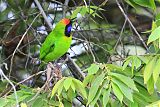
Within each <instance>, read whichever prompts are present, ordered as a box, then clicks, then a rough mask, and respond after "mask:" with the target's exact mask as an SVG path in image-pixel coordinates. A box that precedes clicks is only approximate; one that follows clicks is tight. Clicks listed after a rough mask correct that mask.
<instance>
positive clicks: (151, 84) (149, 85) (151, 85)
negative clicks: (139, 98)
mask: <svg viewBox="0 0 160 107" xmlns="http://www.w3.org/2000/svg"><path fill="white" fill-rule="evenodd" d="M147 90H148V92H149V94H153V92H154V81H153V77H152V76H151V77H150V78H149V80H148V82H147Z"/></svg>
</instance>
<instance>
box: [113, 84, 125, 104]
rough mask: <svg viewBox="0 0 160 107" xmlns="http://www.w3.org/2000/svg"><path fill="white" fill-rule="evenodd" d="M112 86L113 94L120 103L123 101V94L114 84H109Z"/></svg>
mask: <svg viewBox="0 0 160 107" xmlns="http://www.w3.org/2000/svg"><path fill="white" fill-rule="evenodd" d="M111 85H112V89H113V92H114V94H115V96H116V97H117V98H118V99H119V101H120V102H121V103H122V100H123V93H122V92H121V90H120V89H119V88H118V86H117V85H116V84H114V83H113V82H112V83H111Z"/></svg>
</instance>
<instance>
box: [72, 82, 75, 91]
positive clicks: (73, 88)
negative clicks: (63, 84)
mask: <svg viewBox="0 0 160 107" xmlns="http://www.w3.org/2000/svg"><path fill="white" fill-rule="evenodd" d="M71 88H72V90H73V92H75V91H76V88H75V86H74V83H73V82H72V84H71Z"/></svg>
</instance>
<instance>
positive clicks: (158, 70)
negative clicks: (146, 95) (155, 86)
mask: <svg viewBox="0 0 160 107" xmlns="http://www.w3.org/2000/svg"><path fill="white" fill-rule="evenodd" d="M159 74H160V58H159V59H158V60H157V62H156V65H155V68H154V70H153V80H154V83H156V82H157V79H158V77H159Z"/></svg>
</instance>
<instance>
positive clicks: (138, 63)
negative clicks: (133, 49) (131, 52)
mask: <svg viewBox="0 0 160 107" xmlns="http://www.w3.org/2000/svg"><path fill="white" fill-rule="evenodd" d="M133 62H134V65H135V67H136V69H138V68H139V67H140V66H141V60H140V59H139V58H138V57H137V56H134V58H133Z"/></svg>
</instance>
